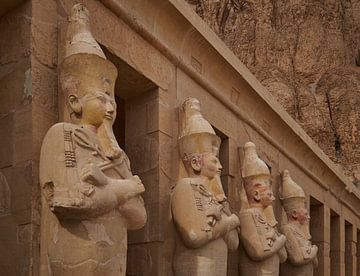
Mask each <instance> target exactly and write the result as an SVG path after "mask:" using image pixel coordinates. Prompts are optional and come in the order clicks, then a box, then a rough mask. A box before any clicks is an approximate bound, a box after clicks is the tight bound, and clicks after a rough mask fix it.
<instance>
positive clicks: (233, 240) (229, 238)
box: [224, 229, 239, 252]
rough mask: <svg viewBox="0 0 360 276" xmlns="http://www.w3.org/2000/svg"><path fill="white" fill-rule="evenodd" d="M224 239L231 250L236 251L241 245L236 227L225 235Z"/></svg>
mask: <svg viewBox="0 0 360 276" xmlns="http://www.w3.org/2000/svg"><path fill="white" fill-rule="evenodd" d="M224 241H225V243H226V245H227V247H228V250H229V251H230V252H234V251H235V250H237V249H238V247H239V235H238V231H237V230H236V229H234V230H231V231H230V232H228V233H226V234H225V235H224Z"/></svg>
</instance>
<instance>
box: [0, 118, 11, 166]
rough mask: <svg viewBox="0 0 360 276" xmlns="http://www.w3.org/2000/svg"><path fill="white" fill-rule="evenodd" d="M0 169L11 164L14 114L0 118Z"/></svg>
mask: <svg viewBox="0 0 360 276" xmlns="http://www.w3.org/2000/svg"><path fill="white" fill-rule="evenodd" d="M0 129H1V131H0V143H1V146H0V168H3V167H7V166H10V165H11V164H12V163H13V158H14V157H13V154H14V145H13V141H14V114H13V113H9V114H8V115H6V116H4V117H2V118H0Z"/></svg>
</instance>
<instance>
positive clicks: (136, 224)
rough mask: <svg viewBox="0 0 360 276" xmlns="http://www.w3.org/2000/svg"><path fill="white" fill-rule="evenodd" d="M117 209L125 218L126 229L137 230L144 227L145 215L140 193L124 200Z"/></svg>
mask: <svg viewBox="0 0 360 276" xmlns="http://www.w3.org/2000/svg"><path fill="white" fill-rule="evenodd" d="M119 210H120V212H121V214H122V215H123V216H124V217H125V219H126V222H127V229H128V230H138V229H140V228H142V227H144V225H145V223H146V220H147V215H146V210H145V207H144V200H143V198H142V197H141V196H140V195H139V196H136V197H133V198H131V199H129V200H128V201H126V202H125V203H124V204H123V205H121V206H120V207H119Z"/></svg>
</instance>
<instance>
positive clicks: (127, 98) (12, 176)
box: [0, 0, 360, 276]
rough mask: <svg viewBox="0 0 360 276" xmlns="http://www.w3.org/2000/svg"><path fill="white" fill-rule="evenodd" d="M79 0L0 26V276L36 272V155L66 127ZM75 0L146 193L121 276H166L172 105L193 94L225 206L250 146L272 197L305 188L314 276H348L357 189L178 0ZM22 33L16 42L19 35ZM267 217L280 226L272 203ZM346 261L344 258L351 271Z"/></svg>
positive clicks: (19, 12)
mask: <svg viewBox="0 0 360 276" xmlns="http://www.w3.org/2000/svg"><path fill="white" fill-rule="evenodd" d="M77 2H78V1H76V0H61V1H56V2H55V1H41V3H40V1H36V0H33V1H32V2H31V3H30V2H26V3H25V4H24V5H22V6H20V7H18V9H16V10H14V11H12V12H11V14H8V15H5V16H4V17H3V18H2V19H1V21H0V26H1V28H0V37H1V38H3V37H6V38H7V39H6V40H3V39H1V40H0V54H1V55H0V63H1V64H0V66H1V67H0V82H1V83H2V85H1V86H0V87H1V89H2V91H4V92H5V93H4V92H2V93H1V94H0V105H1V108H0V112H1V117H0V125H1V127H2V128H1V130H2V131H1V132H0V136H1V139H0V141H1V143H2V145H3V146H2V147H1V148H0V164H1V173H2V174H3V175H4V176H5V178H6V181H7V183H8V186H9V188H10V192H11V197H9V196H6V194H8V193H6V188H4V187H6V185H5V184H2V186H1V190H0V192H1V193H2V194H0V200H1V201H0V202H1V204H2V205H1V206H3V205H5V203H6V202H9V198H10V200H11V205H10V206H11V208H10V214H9V211H7V212H8V213H7V214H3V215H1V217H0V225H1V227H0V233H1V235H0V239H1V244H5V245H6V246H2V248H1V249H0V250H1V251H0V255H1V256H4V257H3V258H2V259H1V261H0V265H1V267H0V271H1V272H2V271H5V272H7V273H6V274H9V275H10V274H12V273H14V274H15V275H21V273H23V274H28V273H29V271H31V272H32V273H33V274H34V275H37V271H38V268H39V259H41V258H43V257H44V256H41V257H39V256H38V255H39V243H40V240H41V236H40V233H39V230H38V229H39V223H40V221H41V218H40V217H39V208H40V191H39V188H38V187H39V184H38V160H39V150H40V145H41V141H42V138H43V136H44V134H45V132H46V131H47V129H48V128H49V127H50V126H51V125H52V124H53V123H54V122H57V121H58V120H63V118H65V119H66V111H65V108H64V104H63V100H62V95H61V94H59V95H58V88H57V64H59V63H60V62H61V60H62V55H63V48H62V45H64V39H65V38H64V33H65V31H66V24H67V20H66V19H67V14H68V13H69V11H70V9H71V7H72V6H73V5H74V4H75V3H77ZM82 2H83V3H84V4H85V5H86V7H87V8H88V9H89V11H90V13H91V18H92V21H91V22H92V23H91V24H92V25H91V27H92V30H93V34H94V36H95V38H96V39H97V40H98V41H99V43H100V44H101V45H102V47H103V48H104V49H105V50H106V51H105V52H106V54H107V55H108V58H109V59H110V60H111V61H112V62H113V63H114V64H116V66H117V67H118V69H119V72H120V73H119V79H120V80H121V81H119V83H117V86H116V96H117V97H118V98H122V100H121V104H119V105H118V106H119V108H120V109H119V110H118V114H123V115H124V117H125V119H124V120H121V121H120V122H117V123H116V125H115V129H116V130H115V133H118V137H119V140H121V141H122V142H121V144H122V145H123V147H124V149H125V151H126V152H127V154H128V155H129V158H130V160H131V163H132V171H133V173H134V174H138V175H139V176H140V177H141V179H142V181H143V183H144V185H145V187H146V192H145V194H144V200H145V206H146V209H147V212H148V222H147V225H146V226H145V227H144V229H142V230H139V231H136V232H132V233H131V234H130V235H129V251H128V269H127V273H128V275H139V276H140V275H166V276H169V275H172V268H171V264H172V257H173V252H174V246H175V240H176V239H177V238H178V236H177V234H176V231H175V229H174V226H173V221H172V218H171V213H170V195H171V190H172V188H173V187H174V185H175V183H176V181H177V179H178V177H179V175H180V174H181V167H180V163H181V162H180V159H179V156H178V148H177V138H178V130H179V120H180V118H179V106H180V105H181V103H182V102H183V100H185V99H186V98H187V97H190V96H191V97H196V98H198V99H199V100H200V102H201V104H202V113H203V115H204V117H205V118H206V119H207V120H208V121H209V122H210V123H211V124H212V125H213V127H214V128H215V129H216V130H217V132H218V135H219V136H221V138H222V146H221V149H220V160H221V162H222V164H223V167H224V169H223V175H222V181H223V184H224V189H225V191H226V193H227V195H228V197H229V200H230V203H231V206H232V209H233V210H234V211H238V210H239V209H240V203H241V202H240V197H239V189H240V188H239V187H240V186H239V184H240V183H241V182H242V179H241V177H240V170H239V168H240V165H241V154H239V152H241V147H242V145H244V143H245V142H247V141H249V140H251V141H253V142H255V143H256V144H257V148H258V153H259V155H260V158H261V159H263V160H264V161H265V162H266V163H267V164H268V165H269V166H270V167H271V173H272V176H273V179H272V180H273V190H274V192H275V195H277V189H278V183H279V181H280V176H279V173H280V172H281V171H282V170H284V169H289V170H290V172H291V175H292V177H293V179H294V180H295V181H296V182H297V183H298V184H299V185H301V186H302V187H303V189H304V190H305V193H306V195H307V202H308V205H309V207H310V211H311V215H312V216H313V218H315V219H314V220H313V223H312V225H311V232H312V235H313V239H314V242H315V243H316V244H317V245H318V246H319V247H320V255H319V261H320V267H319V270H318V275H329V269H330V263H334V262H335V263H337V264H338V266H337V268H336V269H338V271H339V273H340V274H341V273H343V272H344V271H345V269H346V270H347V271H350V270H351V269H352V271H355V269H356V258H355V249H354V248H355V246H357V245H358V243H357V236H358V235H357V231H358V229H359V228H360V219H359V214H358V211H357V210H359V209H360V194H359V192H358V191H357V190H356V189H354V188H355V187H354V186H353V185H352V184H351V183H349V182H348V180H347V179H346V178H345V177H344V176H343V175H342V174H341V172H339V171H338V170H337V169H336V167H335V166H334V164H333V163H332V162H331V161H330V160H329V158H328V157H327V156H326V155H325V154H324V153H323V152H322V151H321V150H320V149H319V148H318V146H317V145H316V144H315V143H314V142H313V141H312V140H311V139H310V138H309V137H308V136H307V135H306V134H305V132H304V131H303V130H302V129H301V128H300V127H299V126H298V125H297V124H296V123H295V121H294V120H292V119H291V117H290V116H289V115H288V114H287V113H286V112H285V111H284V110H283V109H282V107H281V106H280V105H279V104H278V103H277V102H276V101H275V100H274V99H273V98H272V96H271V95H270V94H269V92H268V91H267V90H266V89H265V88H264V87H263V86H262V85H261V84H260V83H259V81H258V80H257V79H256V78H255V77H254V76H253V75H252V74H251V73H250V72H249V70H248V69H247V68H246V67H245V66H244V65H243V64H242V63H241V62H239V61H238V60H237V59H236V57H235V56H234V55H233V54H232V52H231V51H230V50H229V49H227V47H226V46H225V45H224V44H223V43H222V42H221V41H220V39H219V38H218V37H217V36H216V35H215V34H214V33H213V32H212V31H211V30H210V29H209V28H208V26H206V24H205V23H204V22H203V21H202V20H201V19H200V18H199V17H197V16H196V15H195V14H194V12H193V11H192V10H191V9H190V8H189V7H188V6H187V5H186V4H185V3H184V1H182V0H152V1H143V0H131V1H130V0H129V1H117V0H102V1H95V0H84V1H82ZM44 3H45V4H44ZM3 26H4V28H3ZM10 30H11V32H10ZM13 30H18V31H16V32H13ZM22 33H24V35H21V36H20V37H22V38H23V40H22V39H19V38H18V36H19V34H22ZM16 45H20V46H19V47H17V46H16ZM9 49H11V50H9ZM12 51H13V52H14V53H12ZM123 87H126V88H123ZM4 88H7V89H4ZM3 89H4V90H3ZM10 92H11V93H10ZM16 95H17V96H16ZM59 118H61V119H59ZM3 130H5V131H3ZM123 133H125V134H123ZM5 178H4V177H0V181H2V183H5V181H4V180H3V179H5ZM3 191H4V192H3ZM3 194H5V196H2V195H3ZM2 202H4V203H2ZM1 206H0V207H1ZM274 209H275V215H276V218H277V220H278V221H279V223H281V218H282V214H281V208H280V205H279V201H276V202H275V205H274ZM1 210H4V208H2V209H0V212H1ZM5 210H6V208H5ZM7 210H8V209H7ZM5 212H6V211H5ZM345 233H346V234H345ZM332 240H338V242H337V243H332V242H331V241H332ZM3 241H4V243H3ZM5 252H12V253H11V254H5ZM345 256H353V257H352V260H353V262H352V264H351V265H349V262H345ZM330 258H331V262H330ZM346 259H348V257H346ZM238 265H239V264H238V257H237V254H236V253H232V254H231V255H230V258H229V261H228V275H238ZM6 269H7V270H6ZM19 270H21V271H19ZM352 273H353V274H352V275H355V274H354V272H352ZM340 274H339V275H340ZM341 275H343V274H341ZM350 275H351V274H350Z"/></svg>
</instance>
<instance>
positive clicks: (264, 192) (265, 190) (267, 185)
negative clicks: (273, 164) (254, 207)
mask: <svg viewBox="0 0 360 276" xmlns="http://www.w3.org/2000/svg"><path fill="white" fill-rule="evenodd" d="M253 196H254V199H255V201H257V202H258V203H260V204H261V205H262V206H263V207H264V208H266V207H268V206H270V205H271V204H272V202H273V201H274V200H275V198H274V195H273V192H272V189H271V182H270V179H268V178H267V179H259V180H255V189H254V192H253Z"/></svg>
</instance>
